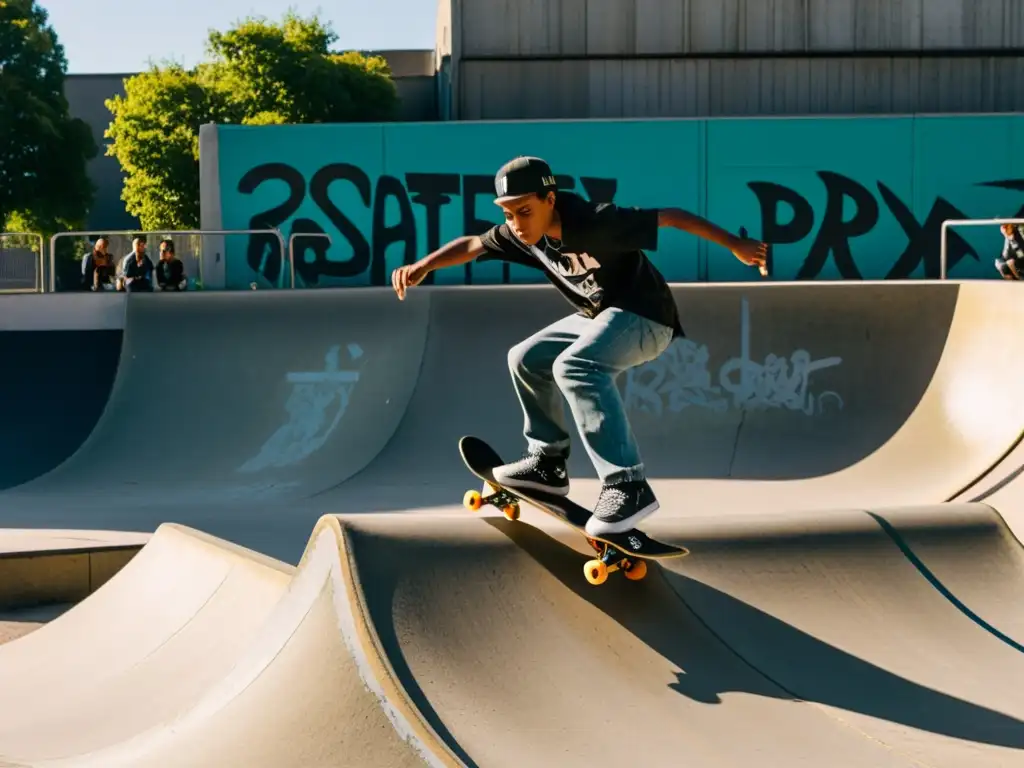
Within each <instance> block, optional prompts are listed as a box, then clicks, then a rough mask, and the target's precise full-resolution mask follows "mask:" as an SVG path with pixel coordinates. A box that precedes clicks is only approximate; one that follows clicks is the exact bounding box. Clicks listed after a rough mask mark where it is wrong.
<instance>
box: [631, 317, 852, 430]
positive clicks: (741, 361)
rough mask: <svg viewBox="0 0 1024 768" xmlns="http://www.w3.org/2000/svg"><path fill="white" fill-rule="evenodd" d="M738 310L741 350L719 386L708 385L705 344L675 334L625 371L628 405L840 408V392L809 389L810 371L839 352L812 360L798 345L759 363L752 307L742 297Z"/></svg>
mask: <svg viewBox="0 0 1024 768" xmlns="http://www.w3.org/2000/svg"><path fill="white" fill-rule="evenodd" d="M740 312H741V315H740V354H739V355H738V356H737V357H733V358H731V359H730V360H727V361H726V362H725V363H724V364H723V365H722V367H721V368H720V369H719V370H718V377H717V378H718V383H717V385H713V384H712V381H711V372H710V371H709V370H708V362H709V361H710V359H711V354H710V352H709V351H708V347H707V345H706V344H700V345H698V344H696V343H695V342H693V341H692V340H690V339H679V340H678V341H676V342H675V343H673V344H672V345H671V346H670V347H669V348H668V349H667V350H666V351H665V353H664V354H663V355H662V356H661V357H659V358H657V359H656V360H652V361H650V362H648V363H645V364H644V365H641V366H638V367H637V368H634V369H631V370H629V371H627V372H626V382H625V388H624V399H625V402H626V408H627V409H633V410H638V411H641V412H644V413H652V414H654V415H656V416H661V415H663V414H664V413H665V411H666V410H667V411H668V412H669V413H679V412H680V411H682V410H683V409H685V408H689V407H690V406H697V407H700V408H706V409H708V410H711V411H715V412H719V413H720V412H723V411H726V410H728V409H729V407H730V405H731V407H732V408H734V409H737V410H754V409H765V408H785V409H787V410H790V411H800V412H801V413H804V414H806V415H808V416H813V415H814V414H815V413H822V412H823V409H824V403H825V402H826V401H833V402H835V403H836V406H837V407H838V408H839V409H840V410H842V408H843V399H842V397H840V396H839V394H838V393H836V392H832V391H828V392H822V393H821V394H819V395H817V396H815V395H814V394H813V393H812V392H811V390H810V380H811V374H812V373H814V372H815V371H820V370H823V369H825V368H832V367H834V366H837V365H840V364H841V363H842V362H843V360H842V358H841V357H826V358H823V359H821V360H812V359H811V354H810V352H808V351H807V350H806V349H797V350H794V351H793V352H792V353H791V354H790V356H789V358H788V359H787V358H785V357H783V356H781V355H776V354H774V353H769V354H768V355H766V356H765V360H764V363H763V364H762V363H757V362H755V361H754V360H752V359H751V357H750V306H749V304H748V302H747V300H746V299H743V300H742V304H741V308H740ZM666 396H667V402H666V399H665V398H666Z"/></svg>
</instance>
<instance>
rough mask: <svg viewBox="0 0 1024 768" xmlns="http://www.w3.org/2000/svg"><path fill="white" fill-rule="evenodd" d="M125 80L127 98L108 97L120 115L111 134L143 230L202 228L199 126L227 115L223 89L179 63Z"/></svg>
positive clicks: (128, 199)
mask: <svg viewBox="0 0 1024 768" xmlns="http://www.w3.org/2000/svg"><path fill="white" fill-rule="evenodd" d="M124 85H125V95H124V97H121V96H115V97H114V98H112V99H108V100H107V102H106V104H107V108H108V109H109V110H110V111H111V113H113V115H114V121H113V122H112V123H111V124H110V127H109V128H108V129H107V132H106V136H107V138H109V139H111V140H112V143H111V145H110V146H109V147H108V149H107V153H108V154H112V155H114V156H115V157H117V159H118V161H119V162H120V164H121V167H122V169H124V171H125V183H124V189H123V191H122V193H121V199H122V200H124V202H125V207H126V209H127V210H128V211H129V212H130V213H132V214H134V215H135V216H138V217H139V221H140V223H141V224H142V228H143V229H159V228H166V229H191V228H195V227H197V226H198V225H199V192H198V190H199V126H200V125H201V124H203V123H206V122H211V121H218V120H222V119H223V117H224V103H223V99H222V98H221V95H222V94H221V93H220V91H218V90H217V89H213V88H207V87H204V85H203V83H202V82H201V81H200V79H199V78H198V77H197V75H196V73H195V72H193V71H188V70H185V69H183V68H182V67H180V66H178V65H169V66H165V67H162V68H161V67H155V66H154V67H151V68H150V69H149V70H148V71H146V72H143V73H141V74H138V75H135V76H134V77H129V78H127V79H126V80H125V82H124Z"/></svg>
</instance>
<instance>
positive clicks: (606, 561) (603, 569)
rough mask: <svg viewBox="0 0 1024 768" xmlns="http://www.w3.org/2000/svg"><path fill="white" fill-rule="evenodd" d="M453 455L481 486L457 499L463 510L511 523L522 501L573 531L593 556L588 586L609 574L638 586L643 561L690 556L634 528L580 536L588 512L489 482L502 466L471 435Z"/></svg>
mask: <svg viewBox="0 0 1024 768" xmlns="http://www.w3.org/2000/svg"><path fill="white" fill-rule="evenodd" d="M459 453H460V454H461V455H462V460H463V461H464V462H465V463H466V467H467V468H468V469H469V471H470V472H472V473H473V474H474V475H476V476H477V477H479V478H480V479H481V480H483V481H484V488H483V491H482V492H481V491H473V490H470V491H466V494H465V496H464V497H463V499H462V504H463V506H465V507H466V509H468V510H470V511H472V512H476V511H478V510H479V509H481V508H482V507H483V505H484V504H490V505H491V506H494V507H497V508H498V509H500V510H501V511H502V512H503V513H504V514H505V517H506V519H508V520H510V521H515V520H518V519H519V502H520V501H525V502H527V503H528V504H530V505H532V506H534V507H536V508H537V509H539V510H540V511H541V512H545V513H547V514H548V515H550V516H552V517H554V518H556V519H558V520H560V521H562V522H563V523H565V524H566V525H568V526H569V527H570V528H574V529H575V530H576V531H578V532H579V533H580V534H581V535H582V536H583V537H584V538H585V539H586V540H587V543H588V544H589V545H590V546H591V548H592V549H593V550H594V551H595V552H596V553H597V557H596V558H595V559H593V560H588V561H587V563H586V564H585V565H584V566H583V573H584V575H585V576H586V578H587V581H588V582H590V583H591V584H593V585H594V586H598V585H600V584H603V583H604V582H605V581H607V579H608V575H609V574H610V573H614V572H615V571H622V573H623V575H624V576H625V577H626V578H627V579H629V580H631V581H639V580H640V579H642V578H643V577H644V576H646V575H647V563H646V562H645V561H647V560H664V559H668V558H672V557H685V556H686V555H688V554H690V550H688V549H686V548H685V547H675V546H672V545H671V544H666V543H664V542H661V541H658V540H657V539H652V538H651V537H650V536H648V535H647V534H646V533H644V532H643V531H640V530H637V529H636V528H634V529H633V530H630V531H625V532H623V533H610V534H605V535H604V536H591V535H590V534H589V533H587V531H586V525H587V520H589V519H590V516H591V512H590V511H589V510H588V509H586V508H584V507H581V506H580V505H579V504H577V503H576V502H574V501H572V500H570V499H569V498H568V497H566V496H558V495H556V494H552V493H545V492H543V491H524V490H511V489H509V488H506V487H504V486H502V485H501V484H500V483H499V482H498V481H497V480H495V479H494V475H493V474H492V472H491V470H492V469H494V468H495V467H498V466H501V465H502V464H504V463H505V462H504V461H502V459H501V457H500V456H499V455H498V453H497V451H495V450H494V449H493V448H491V446H489V445H488V444H487V443H485V442H484V441H483V440H481V439H480V438H478V437H473V436H471V435H467V436H466V437H463V438H462V439H461V440H459Z"/></svg>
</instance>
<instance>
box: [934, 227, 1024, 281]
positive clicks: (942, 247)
mask: <svg viewBox="0 0 1024 768" xmlns="http://www.w3.org/2000/svg"><path fill="white" fill-rule="evenodd" d="M1003 224H1024V219H946V220H945V221H943V222H942V232H941V234H940V235H939V279H940V280H946V279H948V276H947V265H948V259H949V257H948V255H947V250H948V242H949V240H948V238H947V233H948V231H949V228H950V227H986V226H992V225H1000V226H1001V225H1003Z"/></svg>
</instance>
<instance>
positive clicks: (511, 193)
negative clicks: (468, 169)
mask: <svg viewBox="0 0 1024 768" xmlns="http://www.w3.org/2000/svg"><path fill="white" fill-rule="evenodd" d="M556 186H557V185H556V184H555V175H554V174H553V173H552V172H551V166H550V165H548V164H547V163H546V162H544V161H543V160H541V159H540V158H539V157H517V158H515V159H514V160H509V161H508V162H507V163H505V164H504V165H503V166H501V168H500V169H499V170H498V172H497V174H495V176H494V193H495V194H496V195H497V198H495V200H494V202H495V203H503V202H505V201H506V200H514V199H515V198H517V197H523V196H524V195H531V194H535V193H539V194H546V193H547V192H549V191H552V190H554V189H555V187H556Z"/></svg>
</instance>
